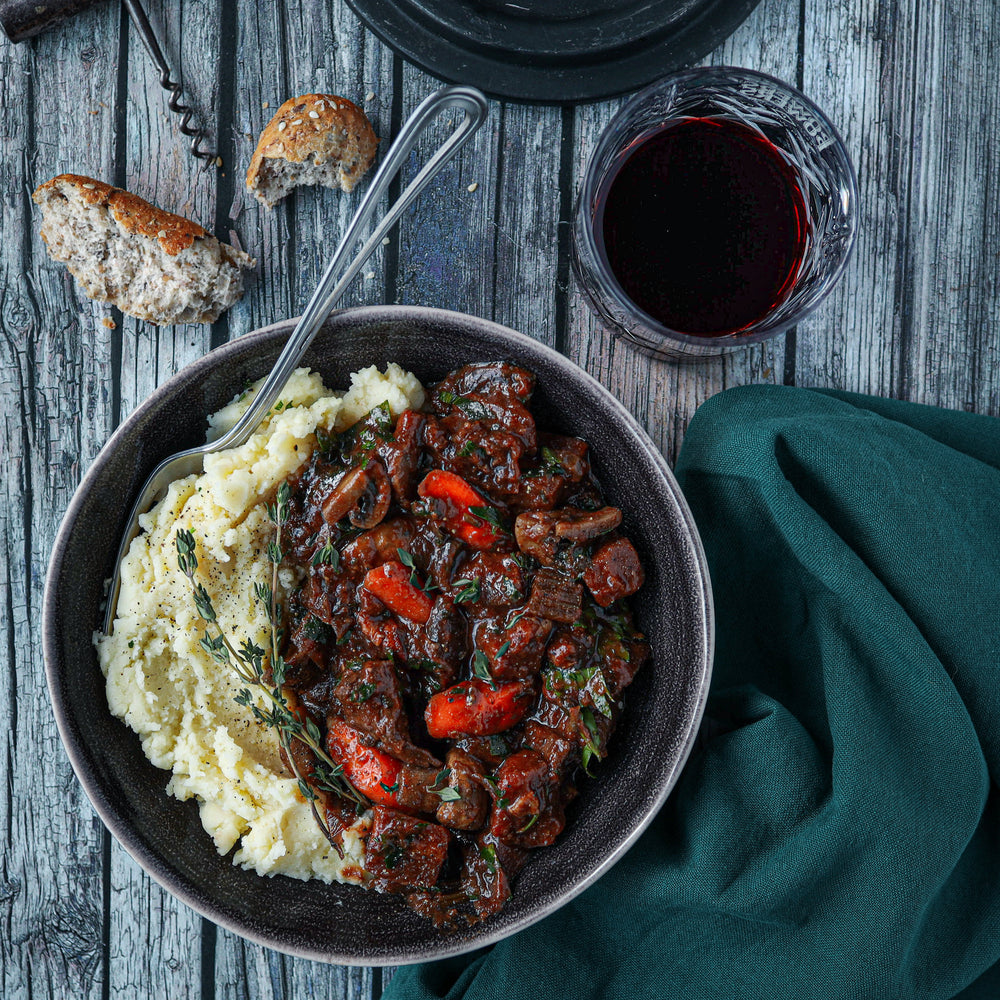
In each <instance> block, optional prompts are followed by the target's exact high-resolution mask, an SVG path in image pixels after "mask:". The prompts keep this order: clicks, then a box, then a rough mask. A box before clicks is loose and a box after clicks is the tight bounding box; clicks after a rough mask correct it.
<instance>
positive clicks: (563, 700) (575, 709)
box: [526, 675, 618, 760]
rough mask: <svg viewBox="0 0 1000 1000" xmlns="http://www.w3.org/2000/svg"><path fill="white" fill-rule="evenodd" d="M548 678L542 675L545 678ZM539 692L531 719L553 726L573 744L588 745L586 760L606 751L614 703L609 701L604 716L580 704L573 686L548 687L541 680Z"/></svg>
mask: <svg viewBox="0 0 1000 1000" xmlns="http://www.w3.org/2000/svg"><path fill="white" fill-rule="evenodd" d="M549 680H550V678H549V676H548V675H546V681H549ZM542 692H543V697H542V698H540V699H539V700H538V704H537V705H536V707H535V711H534V712H533V713H532V715H531V719H532V720H534V721H535V722H540V723H542V724H543V725H545V726H548V727H549V728H550V729H554V730H555V731H556V732H557V733H558V734H559V735H560V736H562V737H564V738H565V739H567V740H569V741H570V742H571V743H573V744H574V745H575V746H576V747H578V748H581V749H585V748H589V753H588V754H587V755H586V757H587V759H588V760H589V759H590V758H591V757H593V758H596V759H598V760H600V759H601V758H603V757H604V755H605V753H606V752H607V746H608V740H609V739H610V738H611V734H612V732H614V728H615V722H616V719H617V715H618V708H617V706H616V705H615V704H611V705H610V706H609V709H610V712H611V715H610V716H606V715H603V714H602V713H601V712H599V711H597V710H596V709H594V708H591V707H589V706H585V705H584V706H581V704H580V702H579V699H578V692H577V691H576V689H574V688H568V689H562V690H556V689H553V690H550V689H549V688H548V687H547V685H546V684H543V687H542ZM567 692H569V694H567ZM529 721H530V720H529ZM526 724H527V723H526ZM582 757H583V755H582V754H581V758H582Z"/></svg>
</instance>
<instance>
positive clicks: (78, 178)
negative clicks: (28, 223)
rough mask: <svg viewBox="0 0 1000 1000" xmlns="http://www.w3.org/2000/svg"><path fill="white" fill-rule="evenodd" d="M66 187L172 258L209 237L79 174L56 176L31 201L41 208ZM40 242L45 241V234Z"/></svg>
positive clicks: (128, 193) (129, 195)
mask: <svg viewBox="0 0 1000 1000" xmlns="http://www.w3.org/2000/svg"><path fill="white" fill-rule="evenodd" d="M66 187H70V188H73V189H74V190H75V191H76V193H77V194H78V195H79V196H80V198H81V199H82V200H83V201H85V202H86V203H87V204H88V205H104V206H107V207H108V208H109V209H110V211H111V214H112V215H113V216H114V219H115V222H117V223H118V224H119V225H120V226H121V227H122V229H124V230H125V231H126V232H127V233H130V234H132V235H133V236H145V237H146V238H147V239H155V240H156V242H157V243H159V245H160V249H161V250H163V252H164V253H167V254H169V255H170V256H171V257H176V256H177V254H179V253H180V252H181V251H182V250H186V249H187V248H188V247H189V246H191V245H192V244H193V243H194V241H195V240H196V239H198V238H199V237H202V236H207V235H208V234H207V233H206V232H205V230H204V229H202V227H201V226H199V225H198V223H197V222H192V221H191V220H190V219H185V218H184V217H183V216H181V215H174V214H173V213H172V212H166V211H164V210H163V209H162V208H157V207H156V205H151V204H150V203H149V202H148V201H145V200H144V199H142V198H140V197H139V196H138V195H137V194H132V192H131V191H124V190H122V189H121V188H116V187H112V186H111V185H110V184H105V183H104V182H103V181H98V180H94V178H93V177H84V176H83V175H82V174H59V176H58V177H53V178H52V180H50V181H46V182H45V183H44V184H41V185H39V186H38V188H36V189H35V193H34V194H33V195H32V196H31V197H32V199H33V200H34V202H35V204H36V205H41V204H42V202H43V201H44V200H45V196H46V194H47V193H48V192H49V191H50V190H57V191H60V192H61V191H62V189H63V188H66ZM42 239H45V233H44V232H43V233H42ZM45 242H46V243H47V242H48V240H45Z"/></svg>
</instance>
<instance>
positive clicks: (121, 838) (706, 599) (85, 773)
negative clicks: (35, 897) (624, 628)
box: [42, 305, 715, 966]
mask: <svg viewBox="0 0 1000 1000" xmlns="http://www.w3.org/2000/svg"><path fill="white" fill-rule="evenodd" d="M407 320H412V321H416V322H431V323H433V322H439V323H442V324H444V325H449V324H452V325H453V324H458V325H461V326H465V327H467V328H476V329H478V331H479V332H485V333H487V335H491V336H494V337H497V338H499V341H500V342H501V343H503V342H508V343H512V344H513V345H515V346H522V347H525V348H526V349H529V350H533V351H540V352H541V353H542V354H544V355H547V360H548V361H550V362H551V363H553V364H555V365H557V366H559V367H561V368H563V369H564V371H565V373H566V374H567V375H568V377H569V378H570V379H577V380H582V382H583V383H584V384H586V385H588V386H589V388H590V389H591V390H592V391H594V392H596V395H597V396H598V397H599V398H600V399H601V400H602V402H603V403H604V404H605V405H606V406H607V408H608V410H609V417H610V418H611V419H614V420H617V421H620V422H621V423H622V424H623V425H624V426H625V427H626V428H627V430H628V432H629V436H631V437H633V438H634V439H635V440H636V443H637V444H639V445H641V446H642V447H643V449H644V450H645V452H646V453H647V455H648V457H649V458H650V459H651V461H652V464H653V465H654V466H655V467H656V469H657V471H658V472H659V473H660V475H661V476H662V479H663V482H664V484H665V485H666V487H667V489H668V490H669V492H670V493H671V495H672V497H673V499H674V502H675V503H676V506H677V513H678V514H679V515H680V517H681V520H682V522H683V525H684V527H685V528H686V530H687V536H688V540H689V541H690V544H691V556H692V557H693V561H694V566H695V569H696V571H697V577H698V583H699V588H698V597H699V599H700V603H701V606H700V611H701V616H700V620H701V622H702V624H703V628H704V632H703V634H702V635H701V636H700V637H699V638H700V642H701V647H702V649H703V651H704V652H703V656H702V658H701V662H700V671H699V675H698V676H697V677H696V681H697V682H698V693H697V697H696V699H695V701H694V702H693V704H692V706H691V709H692V710H691V712H690V714H689V717H688V719H687V722H688V725H687V728H686V730H685V731H684V732H683V734H680V735H681V739H680V740H679V742H680V743H681V744H682V748H681V752H680V754H679V756H678V758H677V760H676V762H675V764H674V767H673V768H672V770H671V771H670V773H669V774H668V775H666V777H665V778H664V780H663V782H662V784H661V786H660V788H659V789H658V791H657V794H656V795H655V797H654V798H652V799H651V800H650V802H649V805H648V808H647V809H646V811H645V813H644V814H643V815H642V817H641V820H640V821H639V822H638V823H636V824H635V825H634V826H633V827H632V829H631V830H630V831H629V832H628V834H627V835H626V836H624V837H623V838H622V839H620V840H619V841H618V842H616V843H615V844H614V845H613V847H612V849H611V850H610V851H609V853H608V854H607V855H606V856H605V857H604V859H603V860H602V861H601V862H600V864H598V865H597V867H596V868H594V869H593V870H592V871H591V872H589V873H588V874H587V875H586V876H585V877H584V878H581V879H579V880H578V881H575V882H574V883H573V885H572V886H570V887H569V889H568V890H567V891H565V892H563V893H562V894H561V895H559V896H557V897H555V898H554V899H551V900H549V901H547V902H544V903H543V904H542V905H540V906H539V907H538V908H537V910H533V911H531V912H529V913H526V914H525V915H524V916H523V917H522V918H521V919H520V920H518V921H517V922H516V923H514V924H511V925H506V926H502V927H500V928H498V929H495V930H492V931H490V930H487V931H486V932H485V933H483V934H482V936H481V937H476V938H475V939H474V940H463V941H461V942H460V943H459V944H457V945H452V946H449V945H448V940H449V939H448V938H447V937H446V936H442V937H441V939H440V940H441V947H440V948H435V949H419V948H418V949H416V950H413V951H412V952H393V953H392V954H391V955H386V956H385V957H384V958H383V957H381V956H379V955H377V954H364V955H356V954H353V953H352V954H344V953H338V952H336V950H335V949H331V950H329V951H323V952H318V951H316V950H314V949H313V948H311V947H309V946H297V945H296V944H295V943H294V942H291V943H290V942H288V941H286V940H284V939H282V940H280V941H276V940H275V938H274V936H272V935H269V934H267V933H261V932H259V931H257V930H255V929H254V928H253V927H248V926H246V925H244V924H243V923H241V922H240V921H239V920H234V919H231V918H230V917H229V916H228V915H227V914H226V913H224V912H222V911H221V904H220V908H217V907H216V906H215V905H210V904H208V903H206V902H204V900H203V899H202V898H200V897H199V896H198V893H197V892H196V889H195V888H189V887H188V885H187V884H186V883H185V881H184V880H183V879H182V877H181V876H180V875H179V874H177V873H175V872H174V871H171V870H168V869H167V868H166V866H165V864H164V861H165V859H163V858H162V857H161V855H160V854H158V853H157V852H155V851H153V850H151V849H150V848H149V847H148V846H147V845H146V844H145V843H143V841H142V840H141V839H140V838H139V836H138V834H137V833H136V832H135V831H134V830H133V828H132V827H131V826H130V825H129V822H128V821H127V819H126V818H124V817H122V816H120V815H119V813H118V812H117V811H116V810H115V809H114V807H113V806H112V804H111V802H110V801H109V797H108V795H107V794H106V793H105V790H104V789H103V787H102V786H101V785H100V783H99V782H98V780H97V778H96V776H94V775H92V774H91V773H90V769H89V765H88V762H87V761H86V760H85V758H84V755H83V751H82V748H81V747H78V746H77V744H76V742H75V741H74V739H73V738H72V736H71V735H70V725H69V722H70V715H69V711H68V705H67V702H66V701H64V692H63V690H62V688H61V687H60V677H59V666H60V664H61V656H60V652H59V649H58V646H57V635H58V624H59V623H58V621H57V620H56V618H55V614H56V610H55V605H56V583H55V581H56V580H57V579H58V577H59V573H60V570H61V569H62V566H63V562H64V557H65V554H66V549H67V546H68V544H69V539H70V536H71V533H72V531H73V528H74V526H75V523H76V520H77V518H78V517H79V515H80V513H81V508H82V506H83V504H84V501H85V499H86V497H87V495H88V493H89V491H90V490H91V489H93V488H94V486H95V485H96V484H97V483H98V481H99V480H100V478H101V473H102V471H103V469H104V467H105V465H106V463H107V462H108V461H109V458H110V456H111V455H112V454H113V453H115V451H116V450H117V449H118V448H119V447H120V446H121V444H122V443H124V442H126V441H127V440H128V439H129V437H130V435H131V433H132V431H133V429H134V428H135V426H136V425H137V424H139V423H141V422H142V420H143V418H144V417H145V415H146V414H147V413H148V412H149V411H150V410H152V409H155V408H156V407H157V406H159V405H161V401H162V400H163V398H164V397H169V396H170V395H172V394H174V393H176V392H177V391H179V390H180V389H181V388H182V387H183V386H185V385H187V384H188V383H189V382H191V381H192V380H203V379H204V378H205V377H206V376H207V375H208V374H209V373H210V372H211V371H212V370H213V369H214V368H215V367H216V366H218V365H219V363H220V362H224V361H225V360H226V359H227V357H228V356H229V354H230V353H232V354H234V355H235V354H237V353H238V352H241V351H244V350H245V349H246V348H247V346H248V345H249V346H256V345H257V344H260V345H263V344H265V343H267V342H270V341H271V340H273V338H274V337H275V336H276V335H278V334H285V335H287V334H288V333H289V332H291V329H292V328H293V327H294V324H295V323H296V322H297V319H296V318H292V319H286V320H280V321H277V322H275V323H271V324H269V325H267V326H264V327H261V328H259V329H257V330H253V331H251V332H249V333H247V334H244V335H243V336H241V337H239V338H237V339H235V340H232V341H228V342H227V343H226V344H223V345H221V346H220V347H217V348H215V349H214V350H212V351H210V352H209V353H208V354H205V355H203V356H202V357H200V358H198V359H196V360H195V361H193V362H191V363H190V364H188V365H186V366H185V367H184V368H182V369H181V370H180V371H178V372H177V373H176V374H174V375H173V376H171V378H169V379H168V380H167V381H166V382H164V383H162V384H161V385H159V386H157V388H156V389H155V390H154V391H153V392H152V393H151V394H150V396H149V397H147V398H146V399H145V400H144V401H143V402H142V403H140V404H139V405H138V406H137V407H136V408H135V409H134V410H133V411H132V412H131V413H130V414H129V415H128V417H126V418H125V419H124V420H123V421H122V422H121V424H120V425H119V426H118V427H117V428H116V429H115V431H114V432H113V434H112V435H111V437H110V438H109V439H108V441H107V442H106V443H105V445H104V446H103V448H102V449H101V450H100V452H99V453H98V454H97V456H96V457H95V458H94V460H93V462H92V463H91V465H90V467H89V468H88V469H87V471H86V473H85V474H84V476H83V478H82V479H81V481H80V484H79V486H78V487H77V489H76V490H75V492H74V494H73V497H72V498H71V500H70V503H69V505H68V507H67V510H66V513H65V514H64V516H63V519H62V522H61V524H60V527H59V531H58V533H57V535H56V538H55V541H54V543H53V547H52V553H51V556H50V559H49V564H48V570H47V574H46V581H45V592H44V597H43V602H42V649H43V656H44V663H45V676H46V682H47V686H48V691H49V699H50V701H51V703H52V708H53V712H54V715H55V720H56V725H57V728H58V731H59V735H60V738H61V740H62V744H63V747H64V749H65V751H66V754H67V756H68V757H69V760H70V764H71V766H72V768H73V771H74V773H75V775H76V777H77V780H78V781H79V782H80V785H81V786H82V788H83V790H84V792H85V793H86V795H87V797H88V799H89V800H90V803H91V805H92V806H93V808H94V809H95V810H96V812H97V813H98V815H99V816H100V818H101V820H102V822H103V823H104V824H105V826H106V827H107V828H108V830H109V831H110V832H111V834H112V835H113V836H114V837H115V839H116V840H117V841H118V843H119V844H120V845H121V846H122V847H123V848H124V850H125V851H126V853H127V854H129V856H130V857H131V858H132V859H133V860H134V861H135V862H136V863H137V864H138V865H139V866H140V867H141V868H142V869H143V871H145V872H146V873H147V874H148V875H149V876H150V877H151V878H153V879H154V880H155V881H156V882H158V883H159V884H160V885H161V886H162V887H163V888H164V889H166V890H167V891H168V892H169V893H170V894H171V895H173V896H175V897H177V898H178V899H180V900H181V902H183V903H185V904H186V905H187V906H189V907H190V908H191V909H193V910H194V911H195V912H196V913H198V914H200V915H201V916H203V917H205V918H207V919H209V920H211V921H212V922H213V923H215V924H217V925H218V926H220V927H223V928H225V929H226V930H229V931H232V932H233V933H234V934H237V935H239V936H240V937H242V938H245V939H247V940H250V941H252V942H254V943H256V944H260V945H263V946H264V947H267V948H271V949H275V950H278V951H281V952H282V953H285V954H290V955H294V956H297V957H301V958H306V959H310V960H314V961H322V962H327V963H336V964H343V965H362V966H380V965H383V966H384V965H402V964H408V963H415V962H423V961H430V960H438V959H443V958H449V957H453V956H456V955H461V954H465V953H468V952H470V951H473V950H475V949H478V948H482V947H485V946H488V945H491V944H494V943H496V942H497V941H499V940H502V939H504V938H506V937H509V936H511V935H513V934H515V933H518V932H520V931H522V930H524V929H525V928H526V927H529V926H531V925H532V924H535V923H537V922H538V921H539V920H541V919H543V918H544V917H546V916H548V915H549V914H550V913H552V912H554V911H555V910H556V909H559V908H561V907H562V906H563V905H564V904H565V903H567V902H569V901H570V900H571V899H574V898H575V897H576V896H578V895H579V894H580V893H582V892H583V891H584V890H585V889H587V888H589V887H590V886H591V885H593V883H594V882H596V881H597V880H598V879H599V878H600V877H601V876H602V875H604V874H605V873H606V872H607V871H608V870H609V869H610V868H611V867H612V866H613V865H614V864H615V863H616V862H617V861H619V860H620V859H621V858H622V857H623V856H624V854H625V853H626V852H627V851H628V849H629V848H630V847H631V846H632V845H633V844H634V843H635V841H636V840H637V839H638V838H639V836H640V835H641V834H642V832H643V831H644V830H645V829H646V828H647V827H648V826H649V824H650V823H651V822H652V820H653V818H654V817H655V816H656V814H657V812H658V811H659V809H660V807H661V806H662V805H663V803H664V801H665V800H666V799H667V797H668V796H669V794H670V792H671V791H672V790H673V788H674V786H675V785H676V783H677V780H678V778H679V776H680V774H681V772H682V770H683V768H684V766H685V764H686V762H687V759H688V757H689V756H690V753H691V750H692V747H693V745H694V741H695V736H696V734H697V731H698V726H699V724H700V722H701V718H702V715H703V714H704V709H705V703H706V700H707V697H708V689H709V683H710V680H711V674H712V661H713V655H714V648H715V620H714V610H713V604H712V590H711V582H710V578H709V573H708V566H707V562H706V558H705V553H704V549H703V547H702V543H701V539H700V537H699V535H698V531H697V528H696V526H695V523H694V519H693V517H692V515H691V512H690V509H689V508H688V505H687V502H686V501H685V499H684V496H683V494H682V493H681V490H680V486H679V485H678V483H677V480H676V479H675V477H674V475H673V473H672V471H671V469H670V467H669V465H668V464H667V462H666V460H665V459H664V457H663V455H662V454H661V452H660V451H659V449H658V448H657V447H656V446H655V445H654V444H653V442H652V440H651V439H650V438H649V436H648V435H647V434H646V432H645V430H643V428H642V427H641V426H640V424H639V423H638V421H637V420H636V419H635V418H634V417H633V416H632V414H631V413H630V412H629V411H628V410H627V409H626V408H625V406H624V405H623V404H622V403H621V402H620V401H619V400H618V399H617V398H615V397H614V396H613V395H612V394H611V393H610V392H609V391H608V390H607V389H606V388H605V387H604V386H603V385H601V383H600V382H598V381H597V380H596V379H595V378H594V377H593V376H591V375H590V374H589V373H588V372H586V371H584V370H583V369H582V368H580V367H579V366H578V365H576V364H574V363H573V362H572V361H571V360H570V359H569V358H568V357H566V356H565V355H563V354H561V353H559V352H558V351H556V350H554V349H553V348H551V347H549V346H548V345H547V344H544V343H543V342H541V341H539V340H536V339H534V338H532V337H528V336H526V335H525V334H522V333H519V332H518V331H516V330H513V329H511V328H509V327H506V326H503V325H501V324H499V323H496V322H494V321H492V320H486V319H482V318H480V317H476V316H473V315H471V314H468V313H461V312H457V311H453V310H447V309H437V308H432V307H427V306H408V305H382V306H357V307H351V308H347V309H341V310H336V311H335V312H333V313H331V315H330V317H329V319H328V320H327V324H326V325H325V327H324V330H323V331H322V332H321V334H320V336H323V335H324V334H327V335H330V334H329V332H328V331H329V328H330V327H334V328H339V327H343V326H345V325H346V326H348V327H349V326H350V324H351V323H352V322H354V321H357V322H358V323H377V322H386V323H404V324H405V323H406V321H407ZM262 374H264V373H263V372H262ZM205 416H206V417H207V416H208V414H205ZM157 457H158V458H162V457H165V456H157ZM128 500H131V498H128ZM95 666H96V657H95ZM132 735H133V736H134V735H135V734H132ZM164 794H165V793H164Z"/></svg>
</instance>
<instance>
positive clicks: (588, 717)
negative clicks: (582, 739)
mask: <svg viewBox="0 0 1000 1000" xmlns="http://www.w3.org/2000/svg"><path fill="white" fill-rule="evenodd" d="M580 718H581V719H582V720H583V725H584V729H585V730H586V732H585V733H584V734H581V735H585V736H586V738H587V742H586V743H584V745H583V756H582V760H581V763H582V765H583V769H584V771H586V772H587V774H588V776H589V777H591V778H592V777H593V775H592V774H591V773H590V762H591V760H592V759H593V758H595V757H596V758H597V759H598V760H600V759H601V748H600V745H599V744H600V735H599V734H598V732H597V723H596V722H595V721H594V713H593V712H592V711H591V710H590V709H589V708H581V709H580Z"/></svg>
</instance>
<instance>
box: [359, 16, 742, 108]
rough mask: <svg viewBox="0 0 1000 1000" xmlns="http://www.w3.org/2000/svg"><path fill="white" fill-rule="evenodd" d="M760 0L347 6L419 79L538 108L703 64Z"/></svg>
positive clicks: (611, 91)
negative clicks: (421, 74) (428, 76)
mask: <svg viewBox="0 0 1000 1000" xmlns="http://www.w3.org/2000/svg"><path fill="white" fill-rule="evenodd" d="M758 2H759V0H474V2H470V0H348V3H349V4H350V5H351V7H352V8H353V10H354V11H355V13H357V15H358V16H359V17H360V18H361V19H362V20H363V21H364V22H365V24H366V25H368V27H369V28H371V30H372V31H374V32H375V34H377V35H378V36H379V37H380V38H381V39H382V40H383V41H384V42H386V43H387V44H388V45H389V46H391V47H392V48H393V49H395V50H396V51H397V52H399V53H401V54H402V55H403V56H405V57H406V58H408V59H410V60H411V61H412V62H415V63H416V64H417V65H418V66H420V67H421V68H422V69H424V70H426V71H427V72H429V73H432V74H434V75H435V76H439V77H441V78H443V79H445V80H449V81H455V82H461V83H468V84H472V85H474V86H476V87H480V88H482V89H483V90H485V91H487V92H489V93H490V94H493V95H494V96H496V97H505V98H511V99H513V100H519V101H530V102H533V103H540V104H561V103H572V102H578V101H592V100H597V99H599V98H602V97H610V96H611V95H613V94H620V93H625V92H627V91H630V90H635V89H637V88H639V87H641V86H643V85H644V84H646V83H649V82H650V81H652V80H655V79H657V78H658V77H660V76H663V75H664V74H665V73H668V72H670V71H671V70H673V69H677V68H678V67H680V66H685V65H688V64H689V63H692V62H695V61H696V60H698V59H700V58H701V57H702V56H704V55H705V54H706V53H708V52H710V51H711V50H712V49H714V48H715V47H716V46H717V45H719V44H720V43H721V42H722V41H723V40H724V39H725V38H726V37H727V36H728V35H730V34H731V33H732V32H733V31H734V30H735V29H736V28H737V27H738V26H739V25H740V24H741V23H742V22H743V21H744V20H745V19H746V17H747V16H748V15H749V14H750V12H751V11H752V10H753V8H754V7H755V6H756V5H757V3H758Z"/></svg>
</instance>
